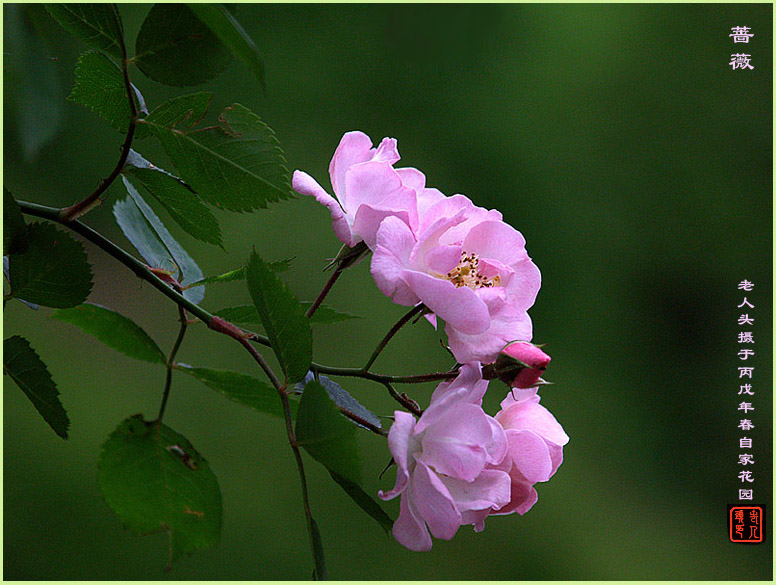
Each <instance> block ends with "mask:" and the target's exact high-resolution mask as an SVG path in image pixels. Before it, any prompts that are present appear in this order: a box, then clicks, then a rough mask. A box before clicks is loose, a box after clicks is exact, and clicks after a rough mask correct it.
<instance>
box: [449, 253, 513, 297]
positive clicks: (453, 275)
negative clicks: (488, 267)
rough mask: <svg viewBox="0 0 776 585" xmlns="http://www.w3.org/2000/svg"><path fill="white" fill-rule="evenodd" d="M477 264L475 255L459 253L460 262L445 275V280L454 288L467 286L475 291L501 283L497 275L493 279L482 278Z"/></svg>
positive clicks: (478, 260) (477, 260)
mask: <svg viewBox="0 0 776 585" xmlns="http://www.w3.org/2000/svg"><path fill="white" fill-rule="evenodd" d="M479 263H480V259H479V258H478V257H477V254H467V253H466V252H465V251H464V252H461V261H460V262H459V263H458V266H456V267H455V268H453V269H452V270H451V271H450V272H448V273H447V276H446V278H447V280H449V281H450V282H452V283H453V284H454V285H455V288H461V287H462V286H468V287H469V288H471V289H473V290H476V289H478V288H482V287H486V288H488V287H491V286H498V284H499V283H500V282H501V277H500V276H499V275H498V274H497V275H496V276H494V277H493V278H488V277H486V276H484V275H483V274H482V273H481V272H480V270H479V268H478V265H479Z"/></svg>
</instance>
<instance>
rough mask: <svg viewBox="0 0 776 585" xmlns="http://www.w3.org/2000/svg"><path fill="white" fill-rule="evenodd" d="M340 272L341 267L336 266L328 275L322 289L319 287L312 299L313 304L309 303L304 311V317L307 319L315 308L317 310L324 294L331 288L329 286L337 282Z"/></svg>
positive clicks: (324, 296)
mask: <svg viewBox="0 0 776 585" xmlns="http://www.w3.org/2000/svg"><path fill="white" fill-rule="evenodd" d="M340 274H342V267H340V266H337V268H335V269H334V272H333V273H332V275H331V276H330V277H329V280H327V281H326V284H324V285H323V289H321V292H320V293H319V294H318V297H317V298H316V299H315V301H313V304H312V305H310V308H309V309H307V312H306V313H305V317H307V318H308V319H309V318H310V317H312V316H313V314H314V313H315V311H316V310H318V307H319V306H320V305H321V303H322V302H323V299H325V298H326V295H327V294H329V291H330V290H331V287H333V286H334V283H335V282H337V279H338V278H339V277H340Z"/></svg>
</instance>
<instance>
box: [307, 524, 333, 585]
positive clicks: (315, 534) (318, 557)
mask: <svg viewBox="0 0 776 585" xmlns="http://www.w3.org/2000/svg"><path fill="white" fill-rule="evenodd" d="M310 530H311V532H312V534H311V536H312V540H313V560H314V562H315V571H314V572H313V577H314V578H315V580H316V581H326V580H328V578H329V576H328V575H327V574H326V557H325V555H324V554H323V540H322V539H321V531H320V530H319V529H318V523H317V522H316V521H315V518H313V517H312V516H310Z"/></svg>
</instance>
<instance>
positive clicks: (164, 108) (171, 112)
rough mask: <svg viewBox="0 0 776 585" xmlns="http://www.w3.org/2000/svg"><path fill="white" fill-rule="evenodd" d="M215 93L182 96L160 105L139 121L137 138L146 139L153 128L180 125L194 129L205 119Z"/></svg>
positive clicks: (205, 92) (136, 132) (204, 92)
mask: <svg viewBox="0 0 776 585" xmlns="http://www.w3.org/2000/svg"><path fill="white" fill-rule="evenodd" d="M211 99H213V93H212V92H209V91H202V92H199V93H192V94H189V95H181V96H178V97H174V98H172V99H169V100H167V101H166V102H163V103H162V104H159V105H158V106H157V107H156V108H154V110H153V111H152V112H151V113H150V114H148V116H146V117H145V118H143V119H141V120H138V124H137V130H136V131H135V136H136V137H137V138H145V137H146V136H149V135H150V134H151V127H152V125H153V126H154V127H159V128H175V127H176V126H178V125H179V124H180V125H182V126H183V128H193V127H194V126H196V125H197V123H198V122H199V121H200V120H201V119H202V118H204V117H205V114H207V110H208V108H209V107H210V100H211Z"/></svg>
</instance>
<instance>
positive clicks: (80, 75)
mask: <svg viewBox="0 0 776 585" xmlns="http://www.w3.org/2000/svg"><path fill="white" fill-rule="evenodd" d="M67 99H69V100H70V101H73V102H75V103H77V104H81V105H82V106H85V107H87V108H89V109H90V110H91V111H92V112H94V113H95V114H97V115H98V116H99V117H100V118H102V119H103V120H105V121H106V122H108V124H110V125H111V126H113V127H114V128H116V130H118V131H120V132H126V131H127V128H128V127H129V119H130V117H131V116H132V112H131V110H130V107H129V98H128V97H127V88H126V86H125V84H124V76H123V74H122V72H121V69H119V68H118V67H117V66H116V64H115V63H114V62H113V61H111V60H110V59H109V58H108V57H106V56H105V55H104V54H103V53H99V52H97V51H87V52H86V53H84V54H83V55H81V56H80V57H78V61H77V62H76V64H75V84H74V85H73V91H72V92H71V93H70V95H69V96H68V97H67Z"/></svg>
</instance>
